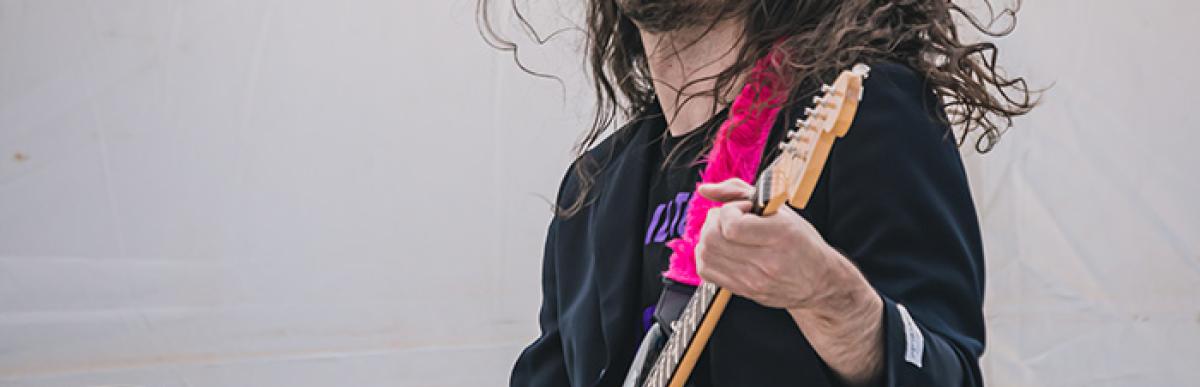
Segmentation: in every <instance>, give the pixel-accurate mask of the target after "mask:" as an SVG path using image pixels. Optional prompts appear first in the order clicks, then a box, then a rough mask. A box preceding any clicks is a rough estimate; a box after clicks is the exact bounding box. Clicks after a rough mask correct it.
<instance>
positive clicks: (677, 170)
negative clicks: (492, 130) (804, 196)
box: [483, 0, 1034, 387]
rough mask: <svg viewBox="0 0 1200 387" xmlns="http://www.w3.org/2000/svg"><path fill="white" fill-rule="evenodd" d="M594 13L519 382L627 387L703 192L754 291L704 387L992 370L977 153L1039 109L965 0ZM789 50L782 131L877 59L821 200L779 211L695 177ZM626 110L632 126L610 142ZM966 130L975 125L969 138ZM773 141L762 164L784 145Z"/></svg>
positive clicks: (710, 364)
mask: <svg viewBox="0 0 1200 387" xmlns="http://www.w3.org/2000/svg"><path fill="white" fill-rule="evenodd" d="M587 5H588V14H587V24H586V25H587V34H588V36H587V38H588V40H587V42H588V50H589V58H590V62H589V63H590V65H591V70H592V74H593V80H594V81H595V84H596V90H597V94H598V96H599V100H600V107H599V109H598V113H597V119H596V124H595V126H594V127H593V128H592V131H591V132H589V133H588V135H587V136H585V139H584V141H583V142H582V143H581V146H580V150H581V155H580V157H579V158H578V159H577V161H576V162H575V163H574V164H572V166H571V168H570V171H569V172H568V174H567V176H566V177H565V178H564V179H563V182H562V185H561V186H560V188H559V193H558V198H557V203H559V208H560V214H559V216H558V217H556V219H555V220H554V221H553V222H552V223H551V224H550V227H549V231H548V233H547V237H546V249H545V256H544V266H543V284H542V285H543V304H542V308H541V313H540V325H541V332H542V333H541V336H540V337H539V338H538V339H537V340H536V341H534V342H533V343H532V344H530V345H529V346H528V347H527V348H526V349H525V350H524V351H523V352H522V353H521V355H520V357H519V358H518V359H517V361H516V365H515V366H514V369H513V372H512V380H511V384H512V385H513V386H615V385H620V383H621V382H622V380H623V379H624V378H625V373H626V372H627V370H628V369H629V367H630V363H631V362H632V359H633V355H634V352H635V350H636V348H637V345H638V342H639V340H640V339H641V337H642V336H643V335H644V334H645V331H646V327H647V325H648V322H649V316H650V315H651V314H652V312H653V307H654V305H655V303H656V301H657V300H658V295H659V293H660V292H661V291H662V288H663V279H662V277H661V273H662V272H663V270H665V269H666V267H667V261H668V257H670V256H671V251H670V249H668V248H667V247H666V246H665V245H664V243H665V242H667V241H669V240H671V239H673V238H676V237H678V236H679V234H680V232H681V231H682V230H683V229H684V227H683V225H684V224H686V222H688V219H685V218H684V216H683V215H684V214H686V213H687V212H686V211H685V207H686V203H688V201H689V198H690V196H691V195H693V194H696V195H702V196H704V197H706V198H708V199H711V200H714V201H718V202H723V203H724V205H723V206H721V207H720V208H719V209H717V210H714V211H711V212H709V213H708V216H707V217H706V219H704V221H703V231H702V232H701V233H700V235H699V244H698V246H697V247H696V249H695V256H696V258H695V264H696V266H697V272H698V274H699V276H700V277H702V278H703V279H704V280H705V281H709V282H713V283H715V284H717V285H719V286H721V287H724V288H726V289H730V290H731V291H732V292H733V293H734V294H735V297H734V299H733V300H732V301H731V302H730V304H729V306H728V308H727V310H726V312H725V314H724V316H723V317H722V318H721V320H720V322H719V324H718V325H717V328H716V330H715V332H714V333H713V336H712V339H711V341H710V343H709V345H708V346H707V347H706V349H705V352H704V354H703V355H702V356H701V359H700V361H699V363H698V364H697V367H696V369H695V370H694V371H693V374H692V375H691V378H690V382H689V384H691V385H695V386H755V387H757V386H798V385H804V386H840V385H846V386H874V385H886V386H963V385H965V386H977V385H981V384H982V377H981V374H980V371H979V364H978V358H979V356H980V355H981V354H982V352H983V348H984V322H983V316H982V303H983V285H984V273H983V267H984V265H983V257H982V246H981V241H980V235H979V229H978V222H977V220H976V216H975V209H974V205H973V203H972V200H971V197H970V192H969V189H968V186H967V180H966V176H965V173H964V171H963V168H962V164H961V161H960V159H959V154H958V150H957V145H960V144H962V142H963V141H964V140H965V139H966V137H967V135H968V134H969V133H971V132H978V133H979V137H978V138H979V140H978V142H976V144H975V145H976V146H975V147H976V149H977V150H979V151H980V152H986V151H987V150H988V149H990V147H991V145H992V144H994V142H995V140H997V139H998V135H999V133H1000V124H998V123H997V122H996V121H997V120H999V121H1000V122H1001V123H1009V122H1011V118H1012V117H1014V116H1018V115H1021V114H1024V113H1026V112H1028V111H1029V109H1030V108H1032V106H1033V105H1034V103H1033V102H1032V101H1031V100H1030V92H1029V91H1028V89H1027V87H1026V86H1025V83H1024V81H1023V80H1022V79H1021V78H1007V77H1005V76H1003V75H1001V74H999V73H997V72H996V70H995V66H994V63H993V62H991V60H992V59H993V57H992V56H991V55H992V54H993V53H994V51H995V48H994V47H993V46H991V45H989V44H986V43H982V44H965V43H962V42H960V41H959V40H958V32H957V31H956V28H955V25H954V24H953V20H952V16H951V15H952V13H954V12H959V13H962V11H961V10H960V9H959V8H958V7H957V6H955V5H954V4H952V3H950V2H948V1H946V0H790V1H788V0H774V1H771V0H759V1H750V0H616V1H608V0H589V1H588V2H587ZM483 6H484V7H486V4H483ZM963 14H964V15H965V13H963ZM968 19H969V20H971V21H972V22H973V25H975V26H977V27H978V26H980V25H981V23H978V22H975V20H974V19H970V18H969V17H968ZM485 20H486V17H485ZM1003 33H1007V32H1006V31H1002V32H1001V33H1000V34H1003ZM772 53H774V54H775V55H779V58H781V60H778V61H775V62H773V67H772V68H771V71H774V72H775V73H776V74H778V75H780V77H781V79H786V80H787V84H786V86H787V90H788V93H789V95H790V96H792V98H790V99H789V101H788V102H787V103H786V106H784V107H785V112H784V113H781V114H780V115H779V117H778V118H777V120H776V122H775V124H774V129H772V130H771V136H770V138H769V141H768V143H769V144H770V143H778V142H779V141H780V140H781V139H782V136H783V133H784V132H785V131H786V130H787V129H788V128H789V126H790V124H791V122H792V121H794V120H795V119H796V118H799V117H800V116H801V112H802V111H803V108H804V107H805V106H806V103H808V102H809V100H810V99H811V96H812V95H814V94H815V93H816V92H817V87H818V86H819V85H820V84H821V83H822V82H828V81H829V80H830V77H831V76H832V75H836V73H837V72H838V71H840V70H843V69H848V68H850V67H851V66H852V65H853V64H855V63H860V62H861V63H867V64H870V65H871V67H872V68H873V70H872V71H871V74H870V77H869V79H868V80H867V81H866V83H865V89H866V92H865V95H864V98H863V102H862V103H861V106H860V109H859V112H858V114H857V118H856V120H855V122H854V124H853V126H852V127H851V130H850V131H849V134H847V136H846V137H845V138H843V139H841V140H839V141H838V142H837V143H835V145H834V148H833V151H832V152H831V155H830V157H829V161H828V163H827V165H826V167H825V170H824V172H823V173H822V175H821V177H820V179H819V181H818V184H817V188H816V191H815V192H814V194H813V197H812V198H811V200H810V201H809V204H808V206H807V207H806V209H805V210H804V211H795V210H793V209H791V208H787V206H784V208H783V209H781V210H780V211H779V212H778V213H777V214H774V215H772V216H767V217H758V216H754V215H752V214H750V213H749V207H750V206H749V203H748V202H747V201H746V198H747V197H748V196H747V195H748V194H749V192H750V191H751V187H750V186H749V185H748V184H746V183H745V182H742V181H739V180H736V179H734V180H729V181H724V182H720V183H717V184H707V185H702V186H700V187H699V188H698V189H697V190H695V192H693V189H692V188H693V187H695V184H696V182H697V181H699V176H700V171H701V170H703V167H704V161H705V159H704V151H705V150H707V149H708V148H709V145H710V144H711V143H712V141H713V138H714V136H715V133H716V128H717V127H718V126H719V125H720V124H721V123H722V122H724V120H725V119H726V118H727V117H726V116H727V115H728V110H727V106H728V105H729V104H730V102H731V101H732V100H733V98H734V97H735V96H737V95H738V93H739V91H740V90H741V89H742V85H743V84H745V82H746V75H747V73H748V71H749V70H750V68H751V67H752V66H753V65H754V64H755V63H756V62H757V61H758V60H759V59H761V58H763V57H766V56H767V55H770V54H772ZM990 90H999V91H1000V93H995V94H994V93H991V92H989V91H990ZM617 116H626V117H630V122H629V123H628V124H627V125H625V126H624V127H622V128H621V129H619V130H617V131H616V132H614V133H613V134H612V135H611V136H609V137H608V138H607V139H604V140H603V141H600V138H601V134H602V132H603V130H604V129H605V128H606V126H607V124H608V123H610V122H612V120H613V119H614V118H615V117H617ZM952 127H954V128H960V129H961V135H959V136H958V137H957V138H958V141H955V138H956V136H955V133H953V132H952V131H951V130H952V129H951V128H952ZM769 150H770V149H768V152H764V154H763V155H762V157H763V160H769V159H770V158H771V157H774V155H775V152H770V151H769ZM763 164H764V165H765V164H766V162H763ZM668 284H669V286H672V287H676V286H679V285H678V284H674V283H670V281H668Z"/></svg>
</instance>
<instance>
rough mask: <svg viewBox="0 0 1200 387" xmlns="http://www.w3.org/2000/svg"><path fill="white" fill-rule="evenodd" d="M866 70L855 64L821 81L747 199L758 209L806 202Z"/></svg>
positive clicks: (846, 123)
mask: <svg viewBox="0 0 1200 387" xmlns="http://www.w3.org/2000/svg"><path fill="white" fill-rule="evenodd" d="M870 71H871V68H870V67H868V66H867V65H864V64H858V65H855V66H854V68H853V69H851V70H848V71H843V72H842V73H841V74H840V75H838V77H837V80H835V81H834V82H833V84H827V85H824V86H821V92H822V93H823V94H822V95H820V96H817V97H814V98H813V106H811V107H808V108H805V109H804V118H802V119H799V120H797V121H796V127H795V129H794V130H792V131H790V132H788V134H787V139H786V140H784V141H783V142H782V143H780V144H779V148H780V149H781V150H783V152H781V153H780V154H779V157H777V158H776V159H775V160H774V161H772V162H771V164H770V165H769V166H767V168H766V169H765V170H763V173H762V174H761V175H760V176H759V178H758V181H757V184H756V185H757V187H756V188H757V193H756V197H755V198H753V199H754V200H753V202H754V204H755V209H756V210H759V211H761V214H763V215H770V214H773V213H775V211H776V210H778V209H779V206H781V205H783V204H784V203H789V204H791V205H792V206H793V207H796V208H804V206H805V205H807V204H808V199H809V197H811V196H812V192H813V189H814V188H815V187H816V184H817V178H818V177H820V175H821V169H823V168H824V167H825V160H826V159H827V158H828V157H829V150H830V148H831V147H832V146H833V141H834V140H835V139H837V138H838V137H842V136H845V135H846V132H847V131H849V130H850V124H851V123H853V122H854V115H855V113H857V112H858V102H859V101H860V100H861V99H862V93H863V80H864V79H866V78H867V74H868V73H869V72H870Z"/></svg>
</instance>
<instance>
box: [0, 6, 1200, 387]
mask: <svg viewBox="0 0 1200 387" xmlns="http://www.w3.org/2000/svg"><path fill="white" fill-rule="evenodd" d="M542 3H544V2H542ZM533 4H534V5H537V4H540V3H538V2H534V3H533ZM1194 4H1195V3H1192V2H1188V1H1183V0H1176V1H1171V0H1156V1H1147V2H1137V4H1134V2H1107V1H1106V2H1100V1H1084V0H1055V1H1052V2H1051V1H1040V2H1026V5H1025V8H1024V10H1023V13H1022V14H1021V19H1020V23H1019V28H1018V30H1017V33H1016V35H1014V36H1013V37H1011V38H1008V39H1005V40H1003V41H1002V42H1001V46H1002V49H1003V52H1002V56H1001V58H1002V60H1003V61H1004V63H1005V64H1007V65H1008V66H1007V67H1008V68H1009V69H1010V70H1011V71H1012V72H1013V73H1019V74H1024V75H1028V76H1029V77H1030V78H1031V79H1032V80H1034V81H1035V82H1036V83H1038V84H1042V85H1047V84H1050V83H1054V87H1053V89H1051V91H1050V93H1049V94H1048V95H1047V98H1046V100H1045V105H1044V106H1043V107H1042V108H1041V109H1039V110H1038V111H1037V112H1036V113H1034V114H1033V115H1032V116H1030V117H1028V118H1026V119H1022V120H1020V121H1019V122H1018V125H1017V127H1016V128H1015V129H1014V130H1013V131H1012V132H1011V133H1010V134H1009V135H1008V136H1007V137H1006V138H1005V139H1004V141H1003V142H1002V143H1001V145H1000V146H999V147H998V149H997V150H996V151H995V152H993V153H991V154H989V155H987V156H985V157H982V158H981V157H977V156H974V155H970V156H968V164H969V167H970V170H971V178H972V184H973V189H974V190H975V193H976V200H977V202H978V204H979V208H980V212H981V217H982V220H983V224H984V232H985V238H986V246H987V252H988V257H987V258H988V270H989V283H988V299H987V316H988V323H989V335H990V337H989V349H988V354H987V355H986V357H985V361H984V363H985V368H986V372H987V375H988V376H987V377H988V379H989V381H990V382H991V384H992V385H998V386H1082V385H1088V386H1095V385H1100V386H1151V385H1153V386H1175V385H1180V386H1181V385H1189V384H1194V383H1195V380H1196V379H1197V378H1200V370H1198V369H1197V368H1196V365H1197V364H1200V292H1198V291H1197V289H1200V205H1198V204H1196V203H1195V202H1194V201H1193V200H1194V198H1195V197H1197V196H1200V181H1198V179H1197V178H1196V172H1195V170H1196V169H1197V168H1198V167H1200V157H1198V156H1197V155H1196V154H1195V153H1194V152H1192V149H1193V148H1194V147H1195V146H1196V144H1197V143H1200V135H1198V134H1197V129H1200V127H1198V125H1197V120H1196V118H1194V117H1193V116H1191V115H1190V114H1189V113H1190V112H1191V111H1192V110H1194V109H1190V105H1191V102H1192V101H1191V100H1189V99H1188V98H1187V97H1188V94H1185V91H1186V90H1188V89H1190V88H1194V87H1196V86H1200V83H1198V82H1197V75H1196V72H1195V71H1193V70H1191V69H1190V67H1191V66H1192V65H1193V64H1194V63H1196V62H1197V61H1198V60H1200V54H1197V51H1196V50H1194V49H1192V48H1191V43H1192V42H1191V40H1192V39H1193V37H1194V36H1195V35H1196V33H1195V30H1194V27H1193V19H1194V15H1196V14H1197V13H1200V6H1197V5H1194ZM568 8H569V7H568ZM472 12H473V1H468V0H455V1H363V0H359V1H336V2H335V1H294V0H289V1H284V0H276V1H271V0H255V1H250V0H225V1H216V0H210V1H162V0H141V1H135V0H125V1H116V0H101V1H80V0H36V1H35V0H25V1H19V0H0V386H5V387H8V386H14V387H15V386H30V387H33V386H37V387H43V386H55V387H57V386H289V387H295V386H340V385H354V386H398V385H399V386H500V385H505V384H506V383H507V373H508V367H509V366H510V364H511V361H512V359H513V358H514V356H515V355H516V353H517V351H518V350H519V349H520V347H521V346H523V345H524V344H525V343H527V342H528V341H529V340H531V339H532V337H533V336H534V335H535V334H536V325H535V322H534V318H535V313H536V308H537V305H538V302H539V300H538V274H539V267H540V263H541V262H540V252H541V243H542V237H543V236H544V230H545V225H546V222H547V221H548V220H549V216H550V215H549V212H548V208H549V207H548V205H547V203H546V201H545V199H546V198H548V197H553V194H554V190H555V188H556V187H557V183H558V179H559V177H560V176H561V173H562V170H563V169H564V168H565V166H566V164H567V162H568V160H569V158H570V152H569V149H568V148H569V146H570V144H571V142H572V140H574V139H575V138H576V136H577V135H578V134H579V133H580V131H581V130H582V129H583V128H584V127H585V125H586V123H587V119H588V117H587V113H588V111H589V102H588V90H587V89H586V88H585V85H584V84H583V83H582V82H581V80H582V75H581V74H580V59H579V58H578V56H576V55H575V54H573V53H572V51H571V50H572V49H574V48H575V45H576V44H577V43H576V42H575V41H574V40H576V39H577V38H578V35H571V34H567V35H565V36H566V38H564V39H560V40H556V41H554V43H552V44H551V45H549V46H547V47H543V48H535V47H529V46H528V45H526V47H528V48H527V49H526V50H525V51H524V52H523V53H522V54H521V56H522V57H523V58H524V59H525V60H526V61H528V62H529V63H530V64H531V65H532V66H534V67H535V68H537V69H539V70H544V71H549V72H552V73H555V74H558V75H560V76H562V77H563V78H564V83H563V85H564V87H560V86H559V84H557V83H555V82H551V81H544V80H538V79H535V78H532V77H529V76H527V75H525V74H523V73H521V72H520V71H519V70H517V69H516V68H515V66H514V65H513V64H512V60H511V57H510V56H508V55H507V54H504V53H499V52H496V51H494V50H491V49H489V48H487V47H486V46H484V45H483V43H482V42H481V41H480V39H479V37H478V35H477V34H476V32H475V29H474V23H473V20H472V19H473V17H472ZM560 12H561V14H566V15H570V14H573V12H571V11H570V10H560ZM534 16H535V19H536V20H535V23H538V24H539V25H542V26H545V27H544V28H543V32H548V31H549V30H552V29H554V28H555V27H561V26H564V25H566V23H567V22H566V21H564V19H563V18H562V17H561V15H560V14H558V13H556V12H552V11H539V12H536V14H535V15H534ZM510 27H511V26H510ZM509 30H510V31H511V30H512V29H511V28H509Z"/></svg>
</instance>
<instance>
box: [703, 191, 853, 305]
mask: <svg viewBox="0 0 1200 387" xmlns="http://www.w3.org/2000/svg"><path fill="white" fill-rule="evenodd" d="M753 191H754V188H753V187H751V186H750V185H749V184H747V183H746V182H744V181H742V180H740V179H730V180H726V181H724V182H722V183H719V184H705V185H701V186H700V187H699V189H698V191H697V193H699V194H700V195H703V196H704V197H706V198H708V199H711V200H713V201H716V202H721V203H724V205H722V206H721V207H717V208H713V209H711V210H709V212H708V218H707V219H706V220H705V222H704V226H703V227H702V228H701V231H700V240H699V243H698V244H697V245H696V272H697V274H699V275H700V277H701V278H703V279H704V280H705V281H709V282H712V283H715V284H717V285H719V286H721V287H724V288H727V289H729V290H730V291H732V292H733V293H734V294H737V295H739V296H742V297H745V298H749V299H751V300H754V301H755V302H758V303H759V304H762V305H764V306H767V307H774V308H787V309H805V308H809V307H813V306H817V305H824V304H827V303H826V302H825V301H827V300H828V299H829V298H831V296H833V295H835V294H836V293H837V292H838V291H839V289H840V290H846V289H845V286H839V283H840V280H841V279H843V278H846V276H845V275H844V274H845V273H842V271H844V270H846V266H847V265H849V266H850V267H853V266H852V265H850V264H849V262H848V261H847V260H846V259H845V258H843V257H842V256H841V254H840V253H838V252H837V250H835V249H834V248H833V247H832V246H830V245H829V243H827V242H825V239H824V238H822V237H821V235H820V234H819V233H818V232H817V229H816V228H813V226H812V224H810V223H809V222H808V221H807V220H805V219H804V218H803V217H801V216H800V214H798V213H796V211H794V210H792V208H791V207H789V206H787V205H784V206H780V208H779V211H778V212H777V213H775V214H773V215H771V216H766V217H762V216H758V215H754V214H753V213H750V212H749V211H750V202H749V201H748V200H747V198H748V197H749V195H750V193H751V192H753Z"/></svg>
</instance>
